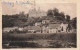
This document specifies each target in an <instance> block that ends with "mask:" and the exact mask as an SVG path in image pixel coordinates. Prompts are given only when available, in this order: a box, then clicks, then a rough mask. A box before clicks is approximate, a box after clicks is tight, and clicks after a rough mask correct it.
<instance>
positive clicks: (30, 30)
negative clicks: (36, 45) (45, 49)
mask: <svg viewBox="0 0 80 50" xmlns="http://www.w3.org/2000/svg"><path fill="white" fill-rule="evenodd" d="M24 30H27V31H28V33H41V27H40V26H27V27H24Z"/></svg>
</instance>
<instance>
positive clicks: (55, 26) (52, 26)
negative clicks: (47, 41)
mask: <svg viewBox="0 0 80 50" xmlns="http://www.w3.org/2000/svg"><path fill="white" fill-rule="evenodd" d="M59 26H60V24H49V26H48V27H49V33H58V32H60V30H58V29H59Z"/></svg>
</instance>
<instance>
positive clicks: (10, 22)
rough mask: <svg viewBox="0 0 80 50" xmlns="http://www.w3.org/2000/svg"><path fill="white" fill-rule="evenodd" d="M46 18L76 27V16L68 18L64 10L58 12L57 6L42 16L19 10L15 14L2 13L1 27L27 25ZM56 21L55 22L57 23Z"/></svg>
mask: <svg viewBox="0 0 80 50" xmlns="http://www.w3.org/2000/svg"><path fill="white" fill-rule="evenodd" d="M45 19H48V20H50V22H56V21H58V22H64V23H68V24H70V25H71V26H72V27H73V28H75V29H76V26H77V25H76V17H75V18H73V19H72V20H70V16H69V15H65V14H64V12H59V10H58V9H57V8H55V9H53V10H48V11H47V16H43V17H41V18H40V17H29V14H25V13H24V12H20V13H19V14H15V15H2V27H3V28H4V27H13V26H18V27H25V26H29V25H34V23H35V22H41V21H42V20H45ZM58 22H56V23H58Z"/></svg>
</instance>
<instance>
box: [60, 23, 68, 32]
mask: <svg viewBox="0 0 80 50" xmlns="http://www.w3.org/2000/svg"><path fill="white" fill-rule="evenodd" d="M60 28H61V32H67V28H68V24H64V23H61V25H60Z"/></svg>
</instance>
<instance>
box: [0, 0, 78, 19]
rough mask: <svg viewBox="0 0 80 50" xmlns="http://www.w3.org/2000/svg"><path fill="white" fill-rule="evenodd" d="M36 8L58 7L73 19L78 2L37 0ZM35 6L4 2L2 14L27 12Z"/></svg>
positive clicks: (45, 9)
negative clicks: (45, 0)
mask: <svg viewBox="0 0 80 50" xmlns="http://www.w3.org/2000/svg"><path fill="white" fill-rule="evenodd" d="M35 7H36V9H38V8H40V9H41V10H44V11H47V10H49V9H54V8H57V9H59V12H64V13H65V15H70V17H71V19H72V18H74V17H77V16H76V11H77V10H76V9H77V8H76V4H75V3H53V2H42V1H41V2H40V1H36V6H35ZM32 8H33V5H31V4H24V5H21V4H15V5H14V7H12V5H9V4H2V14H3V15H6V14H8V15H12V14H18V13H20V12H22V11H24V12H25V13H28V11H29V10H30V9H32Z"/></svg>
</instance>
